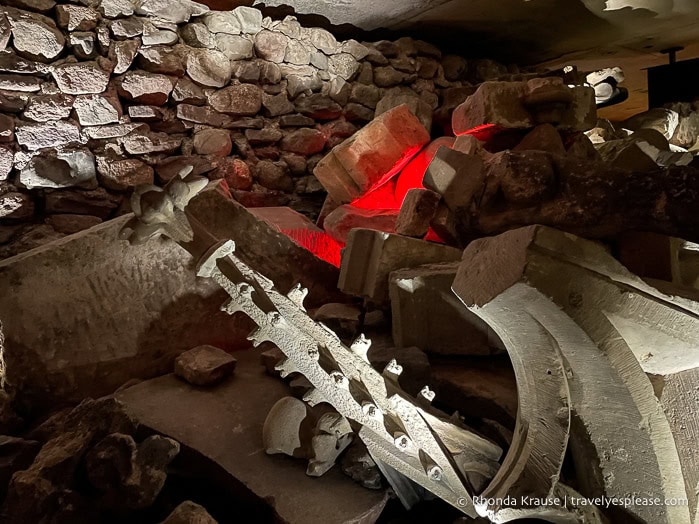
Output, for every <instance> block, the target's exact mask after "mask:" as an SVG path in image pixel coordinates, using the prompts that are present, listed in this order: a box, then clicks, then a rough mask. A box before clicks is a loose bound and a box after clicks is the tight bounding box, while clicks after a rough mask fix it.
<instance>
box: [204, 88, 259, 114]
mask: <svg viewBox="0 0 699 524" xmlns="http://www.w3.org/2000/svg"><path fill="white" fill-rule="evenodd" d="M209 103H210V104H211V107H213V108H214V109H215V110H216V111H218V112H220V113H226V114H229V115H236V116H251V115H256V114H257V113H258V112H259V111H260V109H261V108H262V91H261V90H260V88H259V87H257V86H255V85H250V84H240V85H234V86H230V87H226V88H225V89H220V90H219V91H216V92H215V93H214V94H213V95H211V96H210V97H209Z"/></svg>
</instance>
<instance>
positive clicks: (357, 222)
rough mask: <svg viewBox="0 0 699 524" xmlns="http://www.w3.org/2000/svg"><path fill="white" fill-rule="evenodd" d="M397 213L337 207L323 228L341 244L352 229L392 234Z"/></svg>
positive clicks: (347, 206)
mask: <svg viewBox="0 0 699 524" xmlns="http://www.w3.org/2000/svg"><path fill="white" fill-rule="evenodd" d="M397 219H398V211H397V210H395V209H360V208H357V207H354V206H352V205H350V204H345V205H343V206H340V207H338V208H337V209H335V210H334V211H333V212H332V213H330V214H329V215H328V216H327V217H325V221H324V222H323V228H324V229H325V231H327V232H328V234H329V235H330V236H332V237H333V238H334V239H335V240H337V241H338V242H340V243H341V244H345V243H346V242H347V237H348V236H349V233H350V231H351V230H352V229H354V228H363V229H375V230H377V231H385V232H386V233H394V232H395V230H396V220H397Z"/></svg>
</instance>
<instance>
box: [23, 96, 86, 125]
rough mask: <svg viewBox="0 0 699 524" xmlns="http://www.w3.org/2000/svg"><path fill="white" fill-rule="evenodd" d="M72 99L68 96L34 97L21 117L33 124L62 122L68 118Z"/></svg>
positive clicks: (71, 107)
mask: <svg viewBox="0 0 699 524" xmlns="http://www.w3.org/2000/svg"><path fill="white" fill-rule="evenodd" d="M73 100H74V98H73V97H72V96H70V95H63V94H59V95H36V96H33V97H32V98H31V100H29V103H28V104H27V107H26V108H25V110H24V113H22V116H23V117H24V118H26V119H28V120H33V121H34V122H49V121H54V120H62V119H65V118H68V117H69V116H70V112H71V110H72V109H73Z"/></svg>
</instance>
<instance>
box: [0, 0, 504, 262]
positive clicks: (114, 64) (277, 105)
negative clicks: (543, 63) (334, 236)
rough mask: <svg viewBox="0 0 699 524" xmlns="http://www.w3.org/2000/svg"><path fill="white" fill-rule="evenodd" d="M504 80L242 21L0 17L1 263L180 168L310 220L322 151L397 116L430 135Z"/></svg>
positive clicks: (120, 15) (196, 11) (132, 7)
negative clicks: (471, 95)
mask: <svg viewBox="0 0 699 524" xmlns="http://www.w3.org/2000/svg"><path fill="white" fill-rule="evenodd" d="M515 72H516V71H515ZM507 74H508V69H507V68H505V67H503V66H501V65H500V64H495V63H493V62H490V61H472V62H467V61H466V60H464V59H463V58H461V57H457V56H442V53H441V52H440V51H439V50H438V49H437V48H435V47H434V46H432V45H430V44H428V43H426V42H420V41H414V40H412V39H410V38H401V39H399V40H397V41H395V42H389V41H382V42H376V43H360V42H357V41H355V40H348V41H345V42H342V41H338V40H337V39H336V38H335V37H334V36H333V35H332V34H331V33H329V32H328V31H326V30H324V29H320V28H306V27H302V26H301V25H300V24H299V22H298V21H297V20H296V19H295V18H294V17H287V18H284V19H283V20H272V19H271V18H263V16H262V14H261V12H260V11H259V10H257V9H253V8H249V7H238V8H236V9H235V10H233V11H228V12H222V11H210V10H209V9H208V8H207V7H206V6H204V5H202V4H198V3H195V2H191V1H189V0H177V1H175V2H162V1H157V0H138V1H137V0H102V1H98V0H95V1H91V2H80V3H67V2H57V3H56V2H53V1H46V2H29V1H13V2H9V3H3V6H2V7H1V8H0V257H3V258H4V257H7V256H11V255H13V254H16V253H18V252H21V251H23V250H26V249H28V248H31V247H33V246H35V245H37V244H40V243H42V242H43V241H44V240H49V239H52V238H56V237H60V236H61V235H63V234H65V230H66V228H65V227H61V226H60V224H64V223H66V222H68V223H70V224H71V227H69V228H67V229H69V230H74V229H78V228H79V226H81V225H82V226H88V225H92V224H95V223H96V222H98V221H101V220H105V219H108V218H111V217H114V216H117V215H119V214H121V213H124V212H127V211H128V210H129V208H128V202H127V199H126V198H125V197H126V196H127V195H128V193H129V191H131V190H132V188H133V187H135V186H137V185H139V184H147V183H156V184H163V183H165V182H167V181H168V180H169V179H171V178H172V176H173V172H176V169H174V168H173V167H172V166H173V164H172V163H173V162H176V160H173V157H179V156H186V157H187V161H188V162H189V163H194V164H195V165H197V166H200V167H198V169H200V170H201V172H205V173H207V176H208V177H209V178H211V179H224V180H225V181H226V182H227V184H228V186H229V187H230V189H231V191H232V194H233V196H234V197H235V198H236V199H237V200H239V201H240V202H241V203H243V204H245V205H247V206H259V205H291V206H292V207H295V208H297V209H299V210H301V211H303V212H305V213H306V214H308V215H310V216H312V217H315V215H317V213H318V212H319V211H320V207H321V204H322V201H323V198H324V195H325V193H324V188H323V187H322V186H321V185H320V184H319V183H318V180H317V179H316V178H315V177H314V175H313V172H314V169H315V167H316V165H317V164H318V163H319V162H320V160H321V159H322V158H323V156H324V154H325V153H327V152H328V151H329V150H331V149H332V148H333V147H334V146H336V145H338V144H339V143H341V142H342V141H343V140H345V139H346V138H347V137H349V136H351V135H353V134H354V133H355V132H356V131H357V130H358V129H359V128H361V127H362V126H364V125H365V124H366V123H368V122H370V121H371V120H372V119H373V118H374V117H375V116H378V115H383V114H385V113H386V112H387V111H388V110H390V109H391V108H394V107H396V106H398V105H402V104H405V105H407V107H408V108H409V109H410V110H411V111H412V112H413V113H414V114H415V115H417V116H418V119H419V121H420V122H421V123H422V124H423V125H424V126H425V127H426V128H427V130H429V129H430V128H431V127H432V120H433V113H434V112H435V111H436V112H437V114H449V111H450V110H451V109H453V103H452V102H451V101H452V100H454V99H457V98H459V94H463V93H464V90H466V91H467V92H468V91H469V90H470V92H472V91H473V88H472V87H471V86H472V84H475V83H478V82H481V81H483V80H487V79H491V78H495V77H502V76H503V75H505V76H506V75H507ZM461 101H463V96H461V99H460V100H459V103H460V102H461ZM450 104H451V106H450ZM375 125H378V124H375ZM437 125H441V123H439V122H437ZM419 132H420V133H421V137H420V138H419V140H417V137H416V140H417V141H416V143H417V142H419V143H420V144H422V143H424V142H425V141H426V140H427V137H428V133H427V132H426V131H425V130H424V129H422V131H419ZM439 134H441V132H439ZM178 165H179V164H178ZM318 173H320V174H319V176H322V173H323V169H322V168H320V169H319V170H318ZM328 190H329V189H328ZM331 192H332V191H331ZM63 215H66V216H63ZM84 217H88V218H84Z"/></svg>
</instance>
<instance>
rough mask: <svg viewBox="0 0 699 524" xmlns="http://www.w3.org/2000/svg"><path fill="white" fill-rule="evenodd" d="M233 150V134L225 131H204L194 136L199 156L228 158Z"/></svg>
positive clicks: (195, 148)
mask: <svg viewBox="0 0 699 524" xmlns="http://www.w3.org/2000/svg"><path fill="white" fill-rule="evenodd" d="M232 150H233V142H232V141H231V134H230V133H229V132H228V131H225V130H223V129H204V130H203V131H199V132H198V133H196V134H195V135H194V151H196V153H197V154H198V155H216V156H228V155H230V154H231V151H232Z"/></svg>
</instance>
